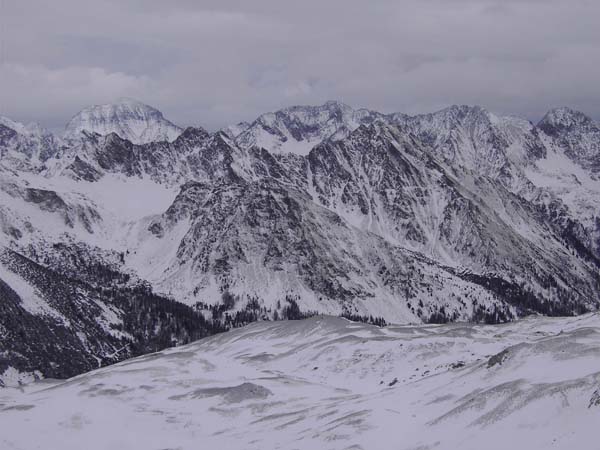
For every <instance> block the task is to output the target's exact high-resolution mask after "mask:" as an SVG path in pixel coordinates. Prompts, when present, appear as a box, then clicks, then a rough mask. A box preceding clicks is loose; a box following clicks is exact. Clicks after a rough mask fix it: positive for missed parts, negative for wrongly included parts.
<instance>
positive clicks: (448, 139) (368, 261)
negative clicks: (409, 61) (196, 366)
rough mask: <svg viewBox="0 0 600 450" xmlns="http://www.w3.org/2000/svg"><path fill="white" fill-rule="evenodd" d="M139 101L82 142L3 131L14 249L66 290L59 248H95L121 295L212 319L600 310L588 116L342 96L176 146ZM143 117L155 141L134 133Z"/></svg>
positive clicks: (457, 316) (599, 230) (0, 143)
mask: <svg viewBox="0 0 600 450" xmlns="http://www.w3.org/2000/svg"><path fill="white" fill-rule="evenodd" d="M122 106H123V108H116V109H115V108H113V107H107V108H105V109H103V108H102V107H100V108H99V107H95V108H96V109H95V110H94V108H92V109H91V110H94V112H93V113H92V112H90V113H89V114H87V113H86V115H84V116H82V117H85V118H86V120H87V122H85V121H84V120H83V118H82V119H81V121H80V123H84V122H85V123H88V124H93V125H94V126H91V125H90V126H89V127H88V128H85V127H83V126H81V127H79V126H78V125H73V127H72V128H73V129H74V130H79V128H82V131H81V132H79V131H77V133H78V134H77V138H73V137H67V138H65V139H59V138H56V137H54V136H52V135H51V134H47V133H46V132H43V131H40V128H39V127H35V126H23V125H20V124H16V123H15V122H12V121H9V120H8V119H3V121H2V122H1V123H0V245H2V247H3V248H5V249H10V251H12V252H15V253H16V254H19V255H21V256H22V257H24V258H28V259H30V260H31V261H32V262H33V263H35V264H38V265H39V266H40V267H41V268H43V269H44V270H46V269H48V270H51V271H54V272H57V273H62V272H63V271H66V273H68V274H69V277H70V278H68V280H71V281H68V280H67V281H65V283H67V282H72V283H75V284H76V283H78V282H79V281H77V280H78V279H79V275H77V269H76V267H75V266H73V256H72V253H71V252H67V251H58V250H57V248H56V245H57V244H60V245H67V247H68V248H71V249H73V248H78V247H79V246H85V249H86V250H85V252H84V256H83V260H86V258H87V261H88V263H89V264H92V265H94V267H95V265H99V266H101V267H105V268H108V269H110V271H112V272H111V273H114V277H113V278H111V280H112V281H109V282H108V286H110V287H111V289H115V290H116V292H121V291H122V290H123V289H133V288H135V287H136V286H138V287H139V286H144V287H145V288H147V289H150V288H151V289H153V290H154V291H155V292H159V293H160V294H161V295H162V296H163V297H160V296H157V297H156V298H157V299H158V298H164V297H165V296H169V297H172V298H174V299H176V300H179V301H182V302H185V303H187V304H188V305H197V308H198V309H199V310H202V311H203V314H206V315H207V317H208V316H210V317H213V316H214V317H223V315H222V313H223V311H224V310H223V309H218V308H217V307H216V306H215V305H217V304H220V302H221V297H222V295H223V293H224V292H226V293H227V295H228V298H230V296H233V298H234V300H235V301H234V302H233V305H230V306H231V307H232V308H233V309H232V310H230V311H229V312H228V314H230V316H231V315H234V314H238V313H239V314H242V315H243V314H245V311H247V310H253V311H254V310H260V311H261V315H262V316H263V317H265V318H267V317H268V318H274V317H281V316H282V315H284V312H285V310H286V308H288V307H290V305H296V306H295V307H297V308H298V309H299V310H301V311H304V312H306V311H318V312H326V313H331V314H346V315H352V316H363V317H369V316H374V317H383V318H384V319H386V320H387V321H388V322H406V321H410V322H423V321H424V322H428V321H432V322H445V321H455V320H465V321H467V320H473V321H487V322H498V321H505V320H510V319H511V318H514V317H518V316H521V315H525V314H528V313H529V312H532V311H533V312H539V313H543V314H549V315H558V314H576V313H581V312H584V311H589V310H594V309H597V308H598V305H599V304H600V277H599V275H598V273H599V270H600V219H599V218H598V211H600V181H598V179H597V169H596V162H595V161H596V158H597V155H598V152H597V146H598V142H600V140H599V139H598V133H599V132H598V130H599V129H600V128H599V126H598V125H597V124H595V123H594V122H593V121H592V120H591V119H589V118H587V117H586V116H585V115H583V114H581V113H577V112H574V111H570V110H566V109H561V110H555V111H552V112H550V113H548V115H547V116H546V117H545V118H544V119H543V120H542V121H541V122H540V124H539V125H537V126H536V125H533V124H531V123H530V122H528V121H525V120H522V119H518V118H513V117H499V116H496V115H494V114H492V113H490V112H488V111H486V110H484V109H483V108H480V107H468V106H453V107H450V108H447V109H445V110H442V111H439V112H437V113H432V114H426V115H420V116H407V115H404V114H387V115H386V114H380V113H377V112H373V111H368V110H354V109H352V108H350V107H348V106H346V105H343V104H341V103H336V102H328V103H326V104H325V105H322V106H318V107H291V108H286V109H284V110H281V111H278V112H275V113H269V114H265V115H263V116H261V117H259V118H258V119H257V120H255V121H254V122H252V123H242V124H238V125H237V126H234V127H228V128H226V129H224V130H222V131H218V132H215V133H209V132H207V131H206V130H203V129H202V128H188V129H186V130H183V131H181V130H179V131H177V133H176V135H175V132H173V134H172V135H170V137H169V138H168V139H167V138H164V136H166V135H165V134H164V130H165V128H164V126H163V125H164V123H162V122H161V119H160V118H162V115H160V113H158V112H156V113H155V112H152V111H155V110H152V108H150V109H148V108H149V107H145V106H143V105H142V106H141V107H140V108H141V109H140V110H138V108H137V106H136V107H134V106H135V104H131V102H129V103H128V102H125V103H124V104H123V105H122ZM98 108H99V109H98ZM132 108H133V109H132ZM142 110H143V111H142ZM126 111H129V112H127V113H125V112H126ZM132 111H133V112H132ZM130 113H131V116H129V114H130ZM157 113H158V115H157ZM132 117H135V119H134V118H132ZM140 117H141V119H140ZM91 118H94V120H92V119H91ZM88 119H89V120H88ZM96 119H98V120H97V121H96ZM138 119H139V120H138ZM142 119H143V120H142ZM140 121H141V122H140ZM156 121H158V124H157V123H156ZM142 122H143V124H145V125H143V126H144V127H148V130H149V129H152V130H153V131H152V132H150V131H148V132H147V133H146V132H144V133H145V134H144V133H142V134H140V133H138V132H139V131H140V130H141V129H142V128H143V127H142V125H140V126H139V127H137V128H136V127H131V126H130V127H129V128H127V127H125V125H123V124H131V123H137V124H138V125H139V123H142ZM100 124H102V125H100ZM115 124H119V126H121V125H122V127H121V128H122V129H121V130H120V131H119V130H116V129H114V127H113V125H114V126H116V125H115ZM109 125H110V126H109ZM128 126H129V125H128ZM136 126H137V125H136ZM86 127H87V125H86ZM111 127H113V128H111ZM145 129H146V128H144V130H145ZM36 130H37V131H36ZM123 130H125V131H123ZM136 130H137V131H136ZM130 131H135V132H136V133H137V134H136V136H137V137H135V138H134V139H133V140H132V139H128V138H126V136H125V134H126V133H129V132H130ZM123 133H125V134H123ZM142 137H143V139H142ZM147 141H149V142H147ZM107 255H109V256H107ZM9 269H10V268H9V267H7V268H6V270H9ZM40 270H42V269H40ZM102 270H104V269H102ZM124 276H126V277H129V278H127V281H123V278H122V277H124ZM0 279H2V277H0ZM115 280H117V281H115ZM3 281H4V282H5V285H6V286H5V287H4V290H5V292H10V291H9V288H10V289H12V290H13V291H14V292H15V293H16V295H17V296H19V297H22V296H21V295H20V294H19V292H17V291H18V290H17V289H14V286H11V282H10V281H9V280H7V279H3ZM13 281H14V279H13ZM24 283H25V284H27V283H29V282H28V281H27V280H25V281H24ZM86 289H87V288H86ZM73 292H75V291H73ZM144 292H146V291H144ZM147 292H150V291H147ZM6 295H11V296H12V297H11V298H16V297H14V295H13V294H6ZM90 295H91V294H90ZM152 295H154V294H152ZM86 296H87V294H86ZM40 298H42V300H41V301H42V302H46V300H44V299H45V298H46V297H44V296H41V297H40ZM48 298H50V297H48ZM86 298H87V299H88V300H86V301H93V302H97V301H99V302H101V303H103V304H105V303H106V302H109V300H106V299H103V298H100V299H97V300H94V299H96V297H94V296H87V297H86ZM153 298H154V297H153ZM156 301H158V300H156ZM13 303H15V304H16V301H14V302H13ZM109 303H110V302H109ZM221 306H223V305H221ZM15 308H16V307H15ZM211 308H212V309H211ZM215 308H217V310H215ZM228 308H229V306H228ZM11 311H16V309H14V308H12V309H11ZM152 311H154V310H152ZM152 311H150V312H148V314H152V313H153V312H152ZM182 311H183V310H182ZM190 311H191V309H189V307H188V309H187V310H185V311H183V312H181V311H180V313H181V314H182V315H183V316H185V317H187V316H188V315H189V314H191V313H190ZM89 312H90V314H95V313H93V311H92V310H91V309H90V310H89ZM65 314H66V315H67V317H68V318H69V320H71V318H70V317H69V314H71V312H67V313H65ZM86 314H87V313H86ZM118 314H120V313H118ZM118 314H117V316H118ZM219 314H221V316H219ZM252 317H257V315H254V316H252ZM35 320H38V319H35ZM39 320H42V319H39ZM115 320H116V319H115ZM148 320H151V319H148ZM152 320H153V319H152ZM174 320H175V319H174ZM177 320H179V319H177ZM115 323H124V322H122V321H121V322H119V320H117V321H116V322H115ZM0 325H1V323H0ZM90 329H91V328H90ZM159 329H160V327H159ZM159 331H160V330H159ZM169 332H170V331H169ZM107 333H108V332H107ZM186 333H187V334H185V335H186V336H188V337H189V336H190V335H191V334H193V333H192V332H191V331H189V332H186ZM97 336H100V335H99V334H98V335H97ZM110 336H111V335H110V333H108V334H107V338H106V339H107V341H106V342H107V343H108V342H113V341H112V340H111V339H113V338H112V337H110ZM146 336H148V335H146ZM175 338H176V336H175V335H174V334H172V339H175ZM81 339H82V342H84V341H85V340H84V338H81ZM98 339H100V338H99V337H98ZM168 341H169V342H170V341H171V340H168ZM139 342H145V341H144V340H143V339H142V338H141V337H139ZM161 342H163V343H164V342H167V339H166V338H165V340H164V341H161ZM73 345H75V344H73ZM107 345H108V344H107ZM110 345H113V344H110ZM115 345H116V344H115ZM113 347H114V345H113ZM86 348H88V347H86ZM98 348H99V347H89V348H88V350H86V351H87V352H88V354H92V355H100V353H99V350H98ZM111 348H112V347H111ZM98 357H100V358H103V356H98ZM82 364H83V363H82ZM86 364H87V363H86ZM86 367H87V366H86Z"/></svg>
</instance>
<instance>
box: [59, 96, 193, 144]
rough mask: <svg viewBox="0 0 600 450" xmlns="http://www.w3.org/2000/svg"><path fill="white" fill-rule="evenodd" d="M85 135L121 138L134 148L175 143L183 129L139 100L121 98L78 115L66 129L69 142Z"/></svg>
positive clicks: (87, 109)
mask: <svg viewBox="0 0 600 450" xmlns="http://www.w3.org/2000/svg"><path fill="white" fill-rule="evenodd" d="M82 131H87V132H90V133H98V134H101V135H108V134H111V133H116V134H118V135H119V136H120V137H121V138H122V139H127V140H129V141H131V142H132V143H134V144H145V143H148V142H155V141H168V142H172V141H174V140H175V139H176V138H177V136H179V135H180V134H181V131H182V130H181V128H179V127H178V126H176V125H174V124H173V123H171V122H169V121H168V120H167V119H165V118H164V117H163V114H162V113H161V112H160V111H158V110H157V109H154V108H152V107H151V106H148V105H145V104H144V103H141V102H139V101H137V100H133V99H130V98H121V99H119V100H117V101H116V102H115V103H109V104H105V105H94V106H90V107H88V108H85V109H83V110H81V111H80V112H78V113H77V114H75V116H73V118H72V119H71V120H70V121H69V123H68V124H67V126H66V128H65V134H64V136H65V137H66V138H78V137H80V135H81V132H82Z"/></svg>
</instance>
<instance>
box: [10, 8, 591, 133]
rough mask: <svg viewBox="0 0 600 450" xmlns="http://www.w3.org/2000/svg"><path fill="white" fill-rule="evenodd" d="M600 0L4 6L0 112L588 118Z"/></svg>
mask: <svg viewBox="0 0 600 450" xmlns="http://www.w3.org/2000/svg"><path fill="white" fill-rule="evenodd" d="M599 20H600V1H599V0H414V1H413V0H395V1H394V0H381V1H378V0H371V1H366V0H301V1H286V0H265V1H263V0H238V1H229V0H215V1H212V0H180V1H176V0H169V1H166V0H102V1H98V0H94V1H87V0H53V1H42V0H37V1H34V0H0V33H1V36H2V48H1V49H0V58H1V60H0V64H1V67H0V114H4V115H7V116H9V117H12V118H14V119H17V120H20V121H25V122H27V121H38V122H40V123H42V124H43V125H45V126H47V127H49V128H52V129H58V128H61V127H62V126H63V125H64V124H65V123H66V122H67V121H68V119H69V118H70V117H71V116H72V115H73V114H75V113H76V112H77V111H78V110H80V109H81V108H82V107H84V106H87V105H90V104H98V103H106V102H110V101H112V100H114V99H116V98H118V97H121V96H128V97H134V98H137V99H139V100H141V101H144V102H146V103H148V104H151V105H153V106H156V107H157V108H158V109H160V110H161V111H163V113H164V114H165V116H166V117H167V118H169V119H171V120H172V121H174V122H176V123H178V124H181V125H202V126H205V127H207V128H209V129H215V128H217V127H220V126H223V125H226V124H229V123H233V122H237V121H240V120H252V119H254V118H255V117H256V116H257V115H259V114H260V113H263V112H267V111H272V110H276V109H279V108H281V107H283V106H288V105H294V104H320V103H323V102H324V101H326V100H329V99H336V100H341V101H344V102H345V103H348V104H350V105H353V106H357V107H363V106H364V107H369V108H372V109H377V110H380V111H383V112H392V111H401V112H406V113H419V112H430V111H433V110H437V109H440V108H443V107H445V106H448V105H450V104H479V105H482V106H484V107H486V108H488V109H490V110H492V111H496V112H499V113H511V114H516V115H520V116H524V117H527V118H529V119H531V120H534V121H535V120H538V119H539V118H540V117H541V116H542V115H543V113H544V112H545V111H546V110H548V109H549V108H551V107H555V106H563V105H567V106H571V107H573V108H575V109H580V110H582V111H584V112H586V113H588V114H590V115H591V116H593V117H595V118H600V25H599Z"/></svg>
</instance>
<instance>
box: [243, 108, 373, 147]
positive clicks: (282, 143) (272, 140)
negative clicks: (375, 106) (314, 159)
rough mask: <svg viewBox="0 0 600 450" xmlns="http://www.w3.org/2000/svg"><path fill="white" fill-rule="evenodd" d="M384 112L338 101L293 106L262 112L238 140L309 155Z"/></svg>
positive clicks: (244, 144)
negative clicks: (320, 145) (316, 104)
mask: <svg viewBox="0 0 600 450" xmlns="http://www.w3.org/2000/svg"><path fill="white" fill-rule="evenodd" d="M381 116H382V115H381V114H379V113H375V112H372V111H369V110H366V109H359V110H355V109H353V108H351V107H350V106H348V105H345V104H344V103H341V102H336V101H328V102H326V103H324V104H323V105H319V106H291V107H288V108H284V109H281V110H279V111H276V112H271V113H267V114H263V115H262V116H260V117H259V118H258V119H256V120H255V121H254V122H253V123H252V124H250V125H249V126H248V127H247V128H246V129H245V130H244V131H242V132H241V133H239V134H238V135H237V137H236V143H237V144H238V145H239V146H240V147H242V148H249V147H253V146H257V147H263V148H266V149H267V150H269V151H272V152H275V153H296V154H300V155H307V154H308V152H309V151H310V150H311V149H312V148H313V147H314V146H315V145H317V144H319V143H321V142H323V141H325V140H328V139H333V140H339V139H342V138H344V137H346V136H348V134H349V133H350V132H351V131H353V130H355V129H356V128H358V126H359V125H361V124H363V123H371V122H372V121H373V120H375V119H376V118H378V117H381Z"/></svg>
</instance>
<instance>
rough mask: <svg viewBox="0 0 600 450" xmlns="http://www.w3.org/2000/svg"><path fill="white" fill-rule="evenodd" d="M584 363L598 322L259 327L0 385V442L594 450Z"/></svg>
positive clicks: (22, 447)
mask: <svg viewBox="0 0 600 450" xmlns="http://www.w3.org/2000/svg"><path fill="white" fill-rule="evenodd" d="M599 357H600V317H599V316H598V315H597V314H595V315H585V316H581V317H576V318H542V317H536V318H529V319H525V320H522V321H517V322H514V323H511V324H506V325H471V324H449V325H437V326H432V325H429V326H391V327H387V328H377V327H374V326H368V325H364V324H357V323H351V322H348V321H346V320H344V319H337V318H331V317H315V318H312V319H308V320H303V321H290V322H261V323H258V324H254V325H250V326H248V327H246V328H243V329H239V330H235V331H232V332H229V333H224V334H221V335H218V336H213V337H209V338H206V339H202V340H200V341H198V342H195V343H193V344H190V345H186V346H182V347H178V348H176V349H170V350H166V351H163V352H161V353H156V354H152V355H146V356H143V357H140V358H136V359H133V360H130V361H126V362H123V363H120V364H117V365H113V366H111V367H107V368H103V369H99V370H95V371H92V372H90V373H87V374H84V375H81V376H78V377H75V378H72V379H70V380H67V381H64V382H60V381H47V382H39V383H34V384H31V385H29V386H25V387H24V388H20V389H11V388H8V389H3V390H0V423H2V436H1V437H0V442H2V443H3V445H4V447H5V448H10V449H15V450H28V449H31V448H37V447H39V446H40V445H43V446H44V447H47V448H60V449H62V450H71V449H72V450H76V449H81V448H86V449H90V450H94V449H106V448H127V449H131V450H134V449H140V450H141V449H148V448H178V449H182V450H187V449H196V448H198V443H199V442H202V445H203V446H206V447H208V448H231V449H242V448H243V449H247V450H253V449H261V450H264V449H291V448H293V449H302V450H312V449H317V448H326V449H331V450H337V449H339V450H342V449H356V450H361V449H364V450H368V449H381V450H386V449H400V450H414V449H434V448H440V449H442V448H443V449H464V450H480V449H484V448H485V449H490V450H496V449H497V450H503V449H506V448H507V447H508V448H515V449H527V450H546V449H549V448H556V449H561V450H568V449H582V450H593V449H594V448H596V443H597V425H598V416H599V415H600V369H599V367H598V358H599ZM107 412H110V413H108V414H107ZM24 424H26V432H24V429H23V427H24Z"/></svg>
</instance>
